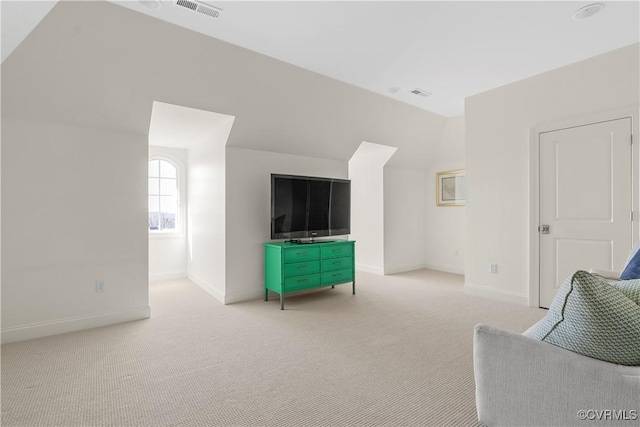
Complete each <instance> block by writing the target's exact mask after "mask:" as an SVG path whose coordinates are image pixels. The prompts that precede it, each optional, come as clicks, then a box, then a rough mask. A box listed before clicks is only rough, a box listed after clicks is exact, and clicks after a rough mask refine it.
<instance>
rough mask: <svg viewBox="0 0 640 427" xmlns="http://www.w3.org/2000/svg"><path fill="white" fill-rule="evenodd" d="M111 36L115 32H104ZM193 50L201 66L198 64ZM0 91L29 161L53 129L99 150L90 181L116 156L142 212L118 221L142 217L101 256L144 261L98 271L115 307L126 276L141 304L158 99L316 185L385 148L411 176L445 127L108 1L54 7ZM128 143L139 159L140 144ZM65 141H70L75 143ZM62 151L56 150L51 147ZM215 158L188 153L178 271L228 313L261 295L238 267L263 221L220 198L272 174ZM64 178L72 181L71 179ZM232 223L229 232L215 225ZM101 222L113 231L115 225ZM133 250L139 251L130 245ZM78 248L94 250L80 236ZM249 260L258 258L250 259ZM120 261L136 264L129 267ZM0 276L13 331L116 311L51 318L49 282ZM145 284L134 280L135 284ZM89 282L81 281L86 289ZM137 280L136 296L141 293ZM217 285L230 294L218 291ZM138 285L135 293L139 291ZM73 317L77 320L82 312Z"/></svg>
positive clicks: (7, 71) (80, 162) (256, 278)
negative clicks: (184, 237)
mask: <svg viewBox="0 0 640 427" xmlns="http://www.w3.org/2000/svg"><path fill="white" fill-rule="evenodd" d="M79 23H80V24H79ZM114 28H117V29H118V31H114V30H113V29H114ZM185 47H188V48H185ZM202 52H207V53H208V54H207V55H202ZM168 59H170V60H168ZM42 70H46V72H44V73H43V72H42ZM194 70H196V72H194ZM187 77H188V78H187ZM1 84H2V88H1V89H2V90H1V96H2V121H3V127H4V123H5V121H7V120H8V119H9V118H18V119H20V118H22V119H28V120H30V121H33V122H34V123H36V125H32V124H31V122H20V121H16V122H14V127H15V128H14V129H13V130H12V134H13V135H14V136H15V138H14V140H13V141H12V143H13V144H14V145H15V146H19V145H21V144H25V148H24V149H26V147H28V146H29V139H30V135H31V132H34V129H39V127H42V128H47V127H48V126H51V125H49V124H50V123H55V124H58V125H60V126H63V127H64V129H67V130H68V133H69V134H72V135H76V136H77V135H82V136H83V139H86V140H87V141H93V142H95V143H96V144H97V142H98V141H99V142H101V143H102V144H103V146H100V147H98V146H96V147H94V149H95V151H96V153H98V154H99V156H96V164H99V167H97V170H101V168H102V167H103V166H104V165H103V163H104V162H102V159H103V158H114V159H116V160H115V161H116V166H115V169H117V170H122V171H123V172H122V173H118V177H119V179H120V178H121V179H126V180H127V185H128V186H129V188H131V189H140V191H141V194H140V199H139V201H140V203H141V205H140V209H141V211H140V212H138V211H137V210H136V209H138V207H133V208H131V210H129V208H127V210H125V213H126V216H128V215H140V220H141V223H140V230H137V229H136V232H129V231H130V230H129V229H127V228H125V229H114V230H111V234H110V235H109V239H108V240H107V241H105V243H107V244H108V246H104V247H103V249H102V250H104V251H105V252H109V253H111V252H118V251H119V249H120V247H121V246H120V245H121V244H123V242H126V243H127V246H126V248H125V249H124V250H123V251H122V254H128V253H130V252H129V251H137V250H139V249H141V248H143V250H142V251H143V252H144V255H143V256H140V257H139V258H137V259H136V262H138V264H136V266H133V265H129V264H126V263H125V264H123V265H121V264H119V263H109V264H108V265H109V269H108V270H106V272H105V273H104V276H105V278H106V279H107V280H108V282H107V287H108V290H107V292H106V293H105V295H101V296H105V298H104V300H107V299H109V298H111V297H110V296H109V295H110V292H109V289H110V283H111V282H112V280H117V279H111V277H119V275H120V274H121V272H122V271H130V270H131V271H133V270H135V271H136V272H138V269H140V271H142V273H141V275H138V274H137V273H136V274H130V275H129V279H128V280H132V281H135V284H133V285H131V288H132V292H134V293H137V292H142V293H144V294H145V298H146V294H147V288H148V285H147V283H146V282H147V280H146V279H147V275H148V258H147V257H148V250H147V247H148V236H147V226H146V216H147V213H146V202H145V201H146V188H147V181H146V176H145V174H146V170H147V140H146V139H147V138H146V135H147V134H148V132H149V124H150V117H151V113H152V107H153V102H154V101H162V102H165V103H171V104H174V105H182V106H189V107H193V108H197V109H200V110H205V111H211V112H219V113H222V114H228V115H232V116H235V117H236V120H235V122H234V125H233V131H232V132H231V133H230V134H229V141H228V145H227V146H228V147H233V148H234V149H237V150H240V149H241V148H248V149H251V150H256V151H257V150H263V151H262V152H267V151H270V152H286V153H291V154H297V155H299V156H301V157H302V159H303V160H304V161H303V162H300V163H295V164H293V163H291V164H290V163H289V162H288V161H287V160H286V159H288V158H289V157H288V155H286V154H284V155H280V154H277V155H275V154H274V155H275V156H276V159H280V160H274V162H275V163H274V165H275V166H278V167H277V168H275V167H274V169H282V170H281V171H280V172H285V173H286V172H287V170H288V169H291V170H290V172H291V173H295V172H296V171H297V172H298V173H300V174H306V175H308V174H315V173H317V174H319V175H325V176H326V175H331V174H333V173H335V176H340V177H346V176H347V166H346V164H347V161H348V159H349V158H350V157H351V155H352V154H353V152H354V151H355V150H356V148H357V147H358V146H359V144H360V143H361V142H362V141H365V140H369V141H392V142H393V143H394V145H397V146H398V147H400V148H401V149H402V152H401V153H400V154H399V155H397V156H394V158H393V159H392V162H393V163H394V165H393V166H394V167H418V166H416V165H417V164H421V163H422V161H423V159H425V158H427V154H428V153H429V152H430V150H431V148H432V146H431V144H430V143H431V142H432V141H436V140H438V139H439V137H440V135H441V132H442V127H443V126H444V123H445V119H444V117H442V116H439V115H437V114H432V113H429V112H427V111H424V110H420V109H418V108H414V107H411V106H408V105H406V104H402V103H399V102H397V101H395V100H393V99H390V98H388V97H385V96H381V95H377V94H373V93H371V92H367V91H365V90H363V89H360V88H357V87H354V86H350V85H347V84H345V83H343V82H340V81H337V80H334V79H331V78H327V77H324V76H321V75H318V74H316V73H312V72H309V71H307V70H304V69H301V68H298V67H294V66H291V65H289V64H286V63H284V62H281V61H277V60H275V59H272V58H269V57H266V56H264V55H259V54H256V53H254V52H251V51H248V50H246V49H242V48H239V47H237V46H234V45H231V44H228V43H224V42H222V41H219V40H215V39H212V38H210V37H206V36H203V35H201V34H198V33H195V32H192V31H188V30H185V29H183V28H180V27H178V26H175V25H172V24H169V23H166V22H163V21H160V20H157V19H154V18H152V17H148V16H145V15H143V14H140V13H137V12H133V11H131V10H128V9H126V8H122V7H119V6H117V5H113V4H111V3H109V2H59V3H58V4H57V5H56V6H55V7H54V8H53V10H52V11H51V12H50V13H49V14H48V15H47V16H46V18H45V19H43V20H42V22H41V23H40V24H39V25H38V27H36V28H35V29H34V30H33V31H32V32H31V33H30V35H29V37H27V38H26V39H25V40H24V42H23V43H22V44H21V45H20V46H18V47H17V48H16V49H15V50H14V51H13V52H12V54H11V55H10V56H9V57H8V58H7V59H6V60H5V61H3V62H2V81H1ZM88 129H89V130H88ZM3 132H4V129H3ZM42 133H43V134H44V133H45V132H42ZM94 135H95V136H94ZM111 135H124V136H123V137H122V138H120V140H121V141H128V140H129V139H134V140H135V142H134V143H131V144H128V145H123V144H120V142H121V141H118V142H117V143H113V142H112V139H114V140H115V139H118V138H115V137H114V138H110V137H109V136H111ZM138 138H139V139H140V143H142V144H143V146H144V147H143V146H139V145H138V144H139V143H138ZM71 140H72V141H74V139H73V138H71ZM63 141H64V138H60V139H59V140H58V142H63ZM2 148H3V153H2V154H3V155H2V162H3V166H4V165H5V164H7V165H12V168H13V170H15V171H19V170H21V169H24V170H31V169H32V167H31V165H30V162H31V160H30V159H29V158H28V156H25V155H23V154H24V153H23V152H22V151H18V152H11V151H6V152H4V151H5V150H4V148H5V147H4V141H3V147H2ZM218 148H219V147H218ZM211 150H212V151H210V152H207V151H206V150H205V149H204V148H203V151H202V152H198V153H196V152H193V153H191V152H190V153H189V160H188V162H189V166H188V167H189V170H190V173H192V174H195V177H196V179H197V181H198V182H199V183H200V184H197V183H192V180H191V178H190V179H189V187H190V188H189V195H190V203H192V206H190V208H191V211H190V215H192V219H194V227H193V229H192V230H190V232H191V233H192V234H190V238H191V240H190V242H189V243H190V244H191V247H190V248H189V252H188V257H189V259H188V263H189V265H188V267H187V268H188V270H187V272H188V275H189V277H191V278H192V279H193V280H194V281H196V282H197V283H199V284H200V285H201V286H202V287H203V288H205V289H207V290H208V291H209V292H210V293H212V294H214V295H216V296H217V297H218V298H220V299H222V300H225V301H226V300H227V299H228V300H229V301H231V300H234V299H237V298H243V297H242V296H243V295H250V294H252V292H256V289H258V288H259V287H261V286H262V275H261V271H260V266H259V264H255V266H252V267H251V268H245V266H244V265H241V264H242V260H243V259H244V260H247V259H248V260H250V261H251V262H256V259H260V260H262V251H261V246H260V244H261V242H262V241H263V240H264V239H265V237H268V233H266V230H268V222H266V223H264V222H262V221H268V211H266V212H267V213H266V215H265V217H263V216H262V214H259V213H257V212H255V211H253V209H255V208H256V206H255V205H254V203H255V202H254V201H251V202H249V201H246V200H244V199H243V198H244V197H247V196H245V195H243V194H236V193H234V194H229V193H228V190H229V189H232V190H233V189H236V188H237V189H239V190H241V191H244V192H246V193H247V194H251V195H253V197H258V196H256V194H255V193H256V192H257V191H258V190H257V188H258V187H254V185H260V186H262V184H256V182H257V181H256V180H255V179H254V180H253V181H251V180H250V181H247V180H248V178H247V177H251V176H254V174H258V173H259V172H260V171H261V170H262V171H263V172H264V173H266V172H267V169H271V165H270V164H269V163H266V164H262V163H260V162H258V163H257V164H253V163H242V160H241V159H242V158H243V157H242V156H241V155H237V153H236V154H234V153H233V152H232V153H231V154H229V155H228V162H231V166H232V167H234V169H232V170H230V171H227V172H225V171H224V169H223V165H224V156H225V152H224V151H223V150H221V149H220V150H218V149H217V148H216V149H211ZM227 154H228V153H227ZM272 154H273V153H270V154H260V156H258V157H259V158H261V157H265V158H270V156H271V155H272ZM238 156H240V157H239V158H238ZM280 156H283V157H280ZM250 157H251V156H250ZM142 158H144V159H142ZM132 159H139V160H140V161H141V162H142V163H140V164H139V165H138V167H139V168H140V170H136V171H133V170H131V164H130V162H131V161H133V160H132ZM324 159H333V160H324ZM316 163H317V166H315V167H314V166H313V165H314V164H316ZM63 164H64V166H65V168H63V169H55V170H54V171H53V172H54V174H61V176H62V177H64V179H68V180H71V179H72V178H73V180H77V181H78V182H85V183H92V182H94V181H95V178H94V175H93V174H94V169H93V168H88V167H87V166H86V165H87V159H86V158H84V157H82V156H71V157H69V158H68V159H67V160H66V161H65V163H63ZM336 165H338V166H336ZM280 166H281V167H280ZM338 169H339V170H338ZM268 172H269V173H270V172H271V170H268ZM338 172H340V173H338ZM71 173H72V176H70V175H69V174H71ZM3 174H4V168H3ZM245 174H246V176H245ZM7 176H8V175H4V176H3V179H2V189H3V191H2V197H3V201H2V206H3V215H2V221H3V223H4V224H9V223H10V222H9V220H7V219H6V218H5V216H7V215H8V214H7V213H6V212H10V210H7V209H5V208H6V206H7V205H8V203H7V200H8V199H6V198H5V192H6V194H14V195H17V194H20V193H21V192H23V191H24V189H25V187H24V186H23V185H22V182H21V181H16V180H9V179H5V178H6V177H7ZM35 176H37V177H41V175H35ZM260 176H261V178H259V179H262V177H263V175H260ZM254 178H255V177H254ZM61 179H62V178H61ZM234 180H238V182H235V181H234ZM50 181H53V180H50ZM258 181H259V180H258ZM259 182H262V181H259ZM264 185H266V184H264ZM225 188H226V189H227V191H226V193H225ZM260 188H262V190H260V191H263V194H262V196H259V197H264V198H268V194H269V190H268V186H267V187H260ZM223 195H224V196H223ZM23 197H24V196H23ZM225 198H226V199H225ZM238 198H239V199H238ZM221 199H224V200H226V203H227V205H228V206H227V208H226V209H225V207H224V205H225V202H224V201H220V202H218V200H221ZM87 200H93V198H91V197H90V198H88V199H87ZM123 200H127V201H130V200H129V194H128V193H126V192H125V196H123V195H121V194H119V193H116V192H111V193H105V194H102V198H101V199H100V204H97V206H111V205H121V204H122V202H123ZM206 200H212V201H211V202H206ZM251 200H255V199H251ZM51 203H52V206H55V204H54V203H53V202H51ZM193 203H195V205H193ZM25 206H28V205H25ZM127 206H129V205H127ZM135 206H137V205H135ZM12 209H14V210H13V214H11V215H12V216H8V218H9V219H12V218H13V217H14V216H15V217H17V216H18V213H17V212H18V211H20V209H21V207H19V206H16V207H15V208H12ZM60 209H66V210H70V211H72V212H77V213H82V214H83V215H87V216H89V217H90V216H91V215H93V213H92V211H89V209H88V207H87V206H86V203H85V201H84V200H81V199H73V200H71V201H70V204H69V205H68V206H66V207H65V206H62V207H60ZM243 209H245V210H246V209H249V210H248V211H245V210H243ZM225 212H226V214H225ZM27 213H28V212H27ZM25 216H26V215H25ZM247 217H249V218H252V219H253V220H256V221H259V222H258V223H256V224H249V225H248V224H247V222H246V221H242V222H241V224H238V221H240V219H241V218H244V219H246V218H247ZM264 218H266V219H264ZM120 219H122V215H121V216H120ZM199 219H201V220H202V221H198V220H199ZM229 220H231V223H225V221H229ZM108 221H118V219H113V218H111V219H109V220H108ZM207 221H208V223H207ZM107 223H108V222H107ZM67 226H68V227H69V228H70V229H69V230H67V231H66V232H67V233H69V235H71V236H76V235H78V236H85V232H86V230H85V228H83V227H84V226H83V223H82V221H80V222H78V223H69V224H67ZM225 227H226V229H225ZM256 227H258V228H260V229H261V227H265V228H264V231H265V234H259V235H258V234H255V230H254V229H255V228H256ZM3 228H4V230H3V234H2V244H3V246H6V245H7V244H13V243H10V240H7V238H9V239H11V238H12V236H15V232H12V233H13V234H12V235H10V236H5V233H4V231H6V230H7V228H5V227H3ZM245 230H253V233H251V237H250V238H246V233H247V232H246V231H245ZM29 233H30V232H28V231H27V234H29ZM138 233H139V234H138ZM53 238H54V236H51V235H48V234H43V235H42V236H41V239H39V240H38V242H39V243H40V244H41V245H52V244H54V242H55V239H54V240H51V239H53ZM134 238H139V239H140V241H136V242H133V241H132V239H134ZM225 238H226V240H227V246H226V250H227V251H226V252H225V243H224V240H225ZM83 239H89V240H90V237H86V236H85V237H83ZM5 240H7V241H6V242H5ZM358 247H359V248H360V247H361V245H358ZM357 250H359V249H357ZM137 253H138V252H136V254H137ZM256 255H258V258H252V257H254V256H256ZM2 256H3V264H4V259H5V258H6V257H7V255H6V251H5V250H2ZM11 256H13V257H14V258H13V261H12V262H13V263H14V264H15V265H21V266H23V267H22V268H23V269H24V274H25V275H28V274H27V273H28V272H29V271H32V274H36V273H35V272H37V271H38V270H37V268H38V265H37V263H36V264H33V263H32V261H31V259H30V254H28V253H23V252H21V253H20V256H18V254H15V255H11V254H10V255H9V257H11ZM123 256H125V255H123ZM225 257H226V259H225ZM49 261H50V264H49V266H50V268H52V269H53V270H57V269H64V268H65V267H64V266H65V261H64V260H56V259H54V260H49ZM93 261H95V260H93ZM93 261H91V262H93ZM107 261H108V259H107ZM125 261H126V262H129V261H130V262H133V259H132V258H131V259H129V258H128V259H127V260H125ZM87 262H89V261H87ZM91 262H89V264H91ZM7 265H9V264H7ZM91 265H93V264H91ZM101 265H105V264H101ZM31 267H33V268H31ZM254 267H255V268H254ZM5 268H7V267H6V266H5V265H3V270H2V293H3V299H2V309H3V316H9V317H8V319H10V320H11V321H10V322H9V323H7V325H10V326H11V327H14V326H15V327H17V326H20V325H26V324H32V323H34V324H35V323H38V322H42V321H48V320H49V319H53V317H55V316H62V317H63V318H64V319H67V320H69V319H72V318H73V316H85V315H86V316H97V317H100V316H102V314H103V313H105V312H108V311H109V310H111V309H112V308H114V307H116V306H118V307H120V308H122V305H120V304H119V303H114V304H113V305H108V307H107V306H103V305H102V304H101V303H100V304H84V305H83V306H82V307H83V308H82V309H81V310H80V309H78V308H77V307H74V308H71V307H69V306H67V305H62V307H63V309H62V311H58V309H56V308H50V307H48V306H47V304H52V305H53V304H55V303H56V300H55V299H53V300H52V299H50V300H48V301H45V300H44V299H43V298H41V297H40V296H39V295H40V294H42V295H49V292H50V291H49V290H48V284H47V282H38V283H36V282H35V281H30V280H27V279H28V278H27V277H25V278H24V279H25V282H26V283H28V284H27V285H23V283H22V280H20V281H15V280H10V281H6V280H5V278H6V277H9V276H7V274H5ZM91 268H93V267H91ZM30 269H31V270H30ZM226 270H230V271H226ZM90 273H91V274H90V276H91V277H89V278H90V279H91V282H90V283H91V285H92V284H93V279H94V277H93V276H94V275H97V272H94V271H93V270H92V271H91V272H90ZM94 273H95V274H94ZM29 274H31V273H29ZM107 276H108V277H107ZM142 277H144V280H141V278H142ZM139 279H140V280H139ZM60 280H61V281H62V280H64V279H63V278H60ZM85 281H86V278H83V279H82V280H81V282H82V283H83V286H84V284H85ZM142 282H144V284H143V285H141V284H140V283H142ZM225 282H227V283H228V284H227V285H225ZM56 283H57V282H56ZM23 286H26V287H25V288H24V289H28V290H29V294H30V295H33V300H32V301H31V302H29V301H27V299H28V298H27V296H26V293H24V291H23ZM74 286H75V285H74ZM74 286H71V285H69V286H67V285H65V286H61V287H57V292H58V294H57V297H56V298H58V299H63V300H65V301H75V300H76V292H75V288H74ZM138 286H143V287H144V291H142V290H141V288H139V287H138ZM83 289H84V288H83ZM116 289H117V286H116ZM225 293H228V294H229V297H228V298H226V297H225V296H224V295H225ZM92 297H93V295H92ZM118 301H120V300H118ZM129 302H130V303H135V304H136V306H138V305H144V306H145V307H146V306H147V305H148V303H147V302H146V300H145V302H144V304H140V303H141V301H139V300H138V299H136V298H132V299H130V300H129ZM14 303H15V305H16V306H18V307H20V306H24V305H29V309H28V310H23V311H22V314H20V315H18V314H17V313H16V314H15V316H14V315H13V314H11V313H13V312H14V311H13V309H6V307H8V306H11V305H14ZM66 308H68V310H66ZM5 310H6V311H7V313H8V314H7V313H5ZM79 311H81V312H82V313H80V314H78V312H79ZM83 313H84V314H83ZM16 316H17V317H16ZM18 317H20V318H18ZM56 318H58V319H60V317H56ZM43 319H44V320H43ZM115 321H117V320H114V322H115ZM3 326H4V324H3Z"/></svg>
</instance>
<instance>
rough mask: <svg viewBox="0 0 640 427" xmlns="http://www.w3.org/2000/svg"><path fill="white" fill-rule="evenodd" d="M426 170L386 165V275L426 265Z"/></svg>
mask: <svg viewBox="0 0 640 427" xmlns="http://www.w3.org/2000/svg"><path fill="white" fill-rule="evenodd" d="M427 184H428V182H427V177H426V175H425V172H424V170H418V169H399V168H393V167H389V166H387V167H385V168H384V274H394V273H400V272H404V271H411V270H417V269H421V268H424V249H425V226H426V223H425V188H426V186H427Z"/></svg>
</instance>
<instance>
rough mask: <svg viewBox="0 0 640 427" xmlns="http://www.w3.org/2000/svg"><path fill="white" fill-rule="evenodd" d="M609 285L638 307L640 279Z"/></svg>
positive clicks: (639, 301)
mask: <svg viewBox="0 0 640 427" xmlns="http://www.w3.org/2000/svg"><path fill="white" fill-rule="evenodd" d="M609 284H610V285H611V286H613V287H614V288H616V289H617V290H619V291H620V292H622V293H623V294H624V295H625V296H626V297H627V298H629V299H630V300H631V301H633V302H635V303H636V304H638V305H640V279H634V280H621V281H619V282H613V283H609Z"/></svg>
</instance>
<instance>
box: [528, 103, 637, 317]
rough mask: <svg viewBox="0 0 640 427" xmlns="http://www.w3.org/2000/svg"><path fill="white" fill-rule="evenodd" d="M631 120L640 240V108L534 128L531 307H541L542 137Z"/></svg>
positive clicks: (531, 139)
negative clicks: (620, 120)
mask: <svg viewBox="0 0 640 427" xmlns="http://www.w3.org/2000/svg"><path fill="white" fill-rule="evenodd" d="M624 118H630V119H631V128H632V130H631V133H632V135H633V142H634V143H633V146H632V162H633V165H632V180H633V181H632V187H633V190H632V191H633V193H632V201H631V203H632V209H633V212H634V213H636V214H635V215H634V221H633V223H632V227H633V228H632V230H633V231H632V233H633V236H636V237H638V220H637V218H638V216H639V215H638V214H637V213H638V212H639V211H640V209H639V204H638V199H639V197H638V188H639V187H638V186H639V185H640V179H639V177H640V174H639V173H638V169H639V168H638V165H639V162H640V155H639V153H640V151H639V150H638V149H639V147H638V145H640V144H638V139H639V135H640V131H639V129H638V123H639V121H640V120H639V118H640V105H631V106H627V107H623V108H618V109H615V110H610V111H603V112H599V113H594V114H589V115H586V116H581V117H578V118H572V119H567V120H560V121H554V122H548V123H543V124H540V125H537V126H534V127H532V128H530V130H529V147H530V150H529V168H530V169H529V192H530V193H529V305H530V306H531V307H539V306H540V240H539V235H538V225H539V224H540V211H539V206H540V188H539V181H540V158H539V157H540V156H539V153H540V134H541V133H543V132H550V131H553V130H559V129H566V128H571V127H576V126H584V125H588V124H592V123H598V122H604V121H611V120H618V119H624Z"/></svg>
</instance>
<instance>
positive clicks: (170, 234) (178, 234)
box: [149, 230, 185, 239]
mask: <svg viewBox="0 0 640 427" xmlns="http://www.w3.org/2000/svg"><path fill="white" fill-rule="evenodd" d="M149 238H150V239H184V238H185V233H184V232H182V231H155V230H149Z"/></svg>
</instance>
